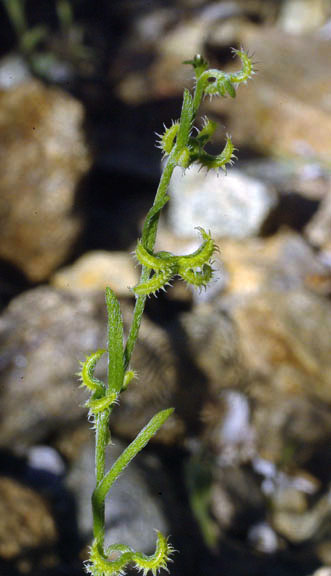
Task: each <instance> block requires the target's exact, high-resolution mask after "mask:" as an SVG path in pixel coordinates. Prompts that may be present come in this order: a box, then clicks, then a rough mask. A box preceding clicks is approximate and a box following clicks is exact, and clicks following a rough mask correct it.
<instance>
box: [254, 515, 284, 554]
mask: <svg viewBox="0 0 331 576" xmlns="http://www.w3.org/2000/svg"><path fill="white" fill-rule="evenodd" d="M248 541H249V542H250V544H252V546H254V548H255V550H258V551H259V552H263V553H264V554H274V553H275V552H277V550H278V549H279V542H278V538H277V534H276V532H275V531H274V530H273V529H272V528H271V526H269V524H268V523H267V522H259V523H257V524H254V526H252V527H251V528H250V529H249V531H248Z"/></svg>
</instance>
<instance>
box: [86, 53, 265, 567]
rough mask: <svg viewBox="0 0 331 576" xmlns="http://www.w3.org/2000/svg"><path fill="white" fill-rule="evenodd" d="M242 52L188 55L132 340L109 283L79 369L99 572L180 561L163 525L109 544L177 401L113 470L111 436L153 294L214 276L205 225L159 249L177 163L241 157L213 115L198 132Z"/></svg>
mask: <svg viewBox="0 0 331 576" xmlns="http://www.w3.org/2000/svg"><path fill="white" fill-rule="evenodd" d="M234 53H235V54H236V55H238V56H239V58H240V60H241V62H242V68H241V70H239V71H238V72H233V73H225V72H221V71H219V70H216V69H209V68H208V63H207V62H206V60H205V59H204V58H202V57H201V56H200V55H197V56H195V58H194V59H193V60H192V61H190V62H187V63H188V64H191V65H192V66H193V68H194V73H195V88H194V91H193V94H191V92H190V91H189V90H185V91H184V98H183V105H182V111H181V116H180V119H179V120H178V121H176V122H173V123H172V125H171V126H170V128H166V129H165V131H164V133H163V134H162V135H159V140H158V146H159V147H160V148H161V150H162V153H163V156H164V157H165V158H166V161H165V164H164V168H163V172H162V175H161V179H160V183H159V186H158V189H157V192H156V196H155V199H154V203H153V206H152V207H151V209H150V210H149V212H148V214H147V216H146V219H145V223H144V226H143V230H142V236H141V239H140V240H138V243H137V247H136V250H135V257H136V259H137V261H138V263H139V264H140V265H141V268H142V269H141V276H140V281H139V283H138V284H137V285H136V286H134V287H133V288H132V291H133V293H134V294H135V298H136V304H135V309H134V312H133V319H132V324H131V327H130V330H129V334H128V337H127V340H126V344H125V345H124V330H123V320H122V315H121V311H120V305H119V302H118V300H117V299H116V297H115V295H114V293H113V292H112V290H111V289H110V288H107V289H106V305H107V313H108V348H107V350H105V349H100V350H97V351H96V352H94V353H93V354H91V355H90V356H88V357H87V358H86V360H85V362H82V365H81V371H80V372H79V376H80V380H81V384H82V386H84V387H86V388H87V389H88V390H89V391H90V393H91V396H90V399H89V400H88V401H87V402H86V406H87V408H88V410H89V412H88V414H89V419H90V420H91V421H92V422H93V427H94V429H95V433H96V446H95V468H96V487H95V490H94V492H93V494H92V510H93V534H94V540H93V543H92V545H91V548H90V556H89V559H88V561H87V562H86V565H85V568H86V571H87V573H89V574H91V575H92V576H123V575H124V574H125V572H126V569H127V568H128V566H129V565H130V566H133V567H135V568H136V569H137V570H138V572H139V571H140V572H142V574H143V576H147V574H148V573H152V574H153V575H154V576H156V574H157V573H158V572H159V571H160V570H162V569H165V570H168V567H167V566H168V563H169V562H171V561H172V555H173V553H174V548H173V547H172V545H171V544H170V542H169V540H168V538H167V537H165V536H163V534H161V532H157V540H156V547H155V552H154V554H152V555H150V556H147V555H145V554H143V553H141V552H136V551H135V550H133V549H132V548H131V547H130V546H127V545H125V544H113V545H110V546H108V547H105V501H106V497H107V495H108V493H109V491H110V489H111V487H112V485H113V484H114V482H115V481H116V480H117V478H118V477H119V476H120V474H121V473H122V472H123V470H124V469H125V468H126V466H127V465H128V464H129V463H130V462H131V460H132V459H133V458H134V457H135V456H136V455H137V454H138V453H139V452H140V451H141V450H142V449H143V448H144V446H146V444H147V443H148V442H149V440H150V439H151V438H152V437H153V436H154V435H155V434H156V433H157V432H158V430H159V429H160V427H161V426H162V425H163V424H164V423H165V421H166V420H167V419H168V418H169V416H170V415H171V414H172V412H173V408H169V409H167V410H162V411H161V412H158V413H157V414H156V415H155V416H154V417H153V418H152V419H151V420H150V421H149V422H148V424H147V425H146V426H145V427H144V428H143V429H142V430H141V432H139V434H138V435H137V437H136V438H135V439H134V440H133V442H131V444H129V446H128V447H127V448H126V449H125V450H124V451H123V452H122V454H121V455H120V456H119V457H118V459H117V460H116V461H115V463H114V464H113V465H112V467H111V468H110V470H108V471H106V467H105V457H106V449H107V447H108V446H109V444H110V431H109V419H110V415H111V413H112V410H113V408H114V406H115V405H116V404H118V403H119V396H120V394H121V392H123V391H124V390H126V388H127V387H128V385H129V384H130V382H131V381H132V380H133V379H134V377H135V373H134V372H133V371H132V370H130V369H129V365H130V360H131V356H132V352H133V349H134V346H135V343H136V341H137V338H138V333H139V327H140V323H141V318H142V315H143V312H144V307H145V302H146V298H147V296H150V295H151V294H155V293H156V292H157V291H158V290H160V289H165V287H166V286H167V285H168V284H169V283H170V282H171V281H172V280H173V278H175V277H176V276H178V277H180V278H182V279H183V280H184V281H185V282H186V283H187V284H189V285H191V286H193V287H197V288H199V289H201V288H203V287H206V286H207V284H208V282H209V281H210V280H211V278H212V277H213V268H212V265H213V260H212V259H213V255H214V253H215V250H216V245H215V243H214V241H213V239H212V237H211V235H210V233H209V232H207V231H206V230H204V229H203V228H199V229H198V231H199V233H200V235H201V245H200V247H199V248H198V249H197V250H196V251H195V252H193V253H192V254H186V255H175V254H172V253H170V252H166V251H162V252H154V245H155V239H156V233H157V227H158V221H159V216H160V212H161V210H162V208H163V207H164V206H165V204H166V203H167V202H168V200H169V196H168V195H167V190H168V186H169V182H170V178H171V176H172V173H173V171H174V169H175V167H176V166H180V167H181V168H183V169H186V168H188V167H189V166H190V165H191V164H194V163H195V164H199V165H200V166H202V167H205V168H207V170H209V169H216V170H218V169H222V170H225V171H226V167H227V166H228V165H231V164H232V162H233V159H234V147H233V144H232V140H231V137H230V136H229V135H227V136H226V142H225V146H224V148H223V150H222V152H221V153H220V154H217V155H211V154H209V153H208V152H206V150H205V146H206V144H207V143H208V142H209V141H210V139H211V137H212V136H213V134H214V132H215V129H216V123H215V122H213V121H212V120H209V119H208V118H206V117H205V118H204V119H203V120H202V126H201V128H200V129H196V133H195V134H194V135H193V128H194V122H195V119H196V115H197V112H198V109H199V107H200V104H201V101H202V99H203V98H204V96H206V95H209V96H210V97H212V96H217V95H218V96H223V97H224V96H226V95H227V94H228V95H229V96H231V97H232V98H233V97H235V95H236V89H237V86H238V85H239V84H240V83H242V82H244V83H245V82H246V81H247V80H248V79H249V78H250V77H251V76H252V74H254V71H253V65H252V60H251V58H250V57H249V56H248V54H247V53H246V52H245V51H244V50H243V49H240V50H234ZM104 354H107V356H108V378H107V383H104V382H102V381H101V380H99V379H98V378H96V377H95V375H94V371H95V367H96V364H97V362H98V360H99V359H100V358H101V357H102V356H103V355H104Z"/></svg>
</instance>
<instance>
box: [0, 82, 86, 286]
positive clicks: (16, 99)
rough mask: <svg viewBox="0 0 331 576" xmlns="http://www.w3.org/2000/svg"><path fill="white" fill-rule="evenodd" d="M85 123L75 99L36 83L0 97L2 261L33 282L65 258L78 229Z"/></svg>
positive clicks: (84, 155) (84, 169)
mask: <svg viewBox="0 0 331 576" xmlns="http://www.w3.org/2000/svg"><path fill="white" fill-rule="evenodd" d="M83 119H84V111H83V108H82V105H81V104H80V103H79V102H78V101H76V100H74V99H73V98H72V97H71V96H69V95H67V94H64V93H62V92H61V91H60V90H55V89H53V88H46V87H44V86H43V85H42V84H41V83H39V82H36V81H31V82H28V83H25V84H21V85H19V86H16V87H14V88H12V89H10V90H7V91H3V92H0V219H1V227H0V258H3V259H5V260H7V261H9V262H10V263H12V264H13V265H14V266H16V267H17V268H19V269H20V270H21V271H22V272H23V273H24V274H25V275H26V276H27V277H28V279H29V280H31V281H33V282H39V281H42V280H45V279H46V278H48V276H49V275H50V273H51V272H52V271H53V270H54V269H55V268H57V267H58V266H59V265H60V264H61V263H62V262H63V261H64V260H65V259H66V258H67V257H68V255H69V254H70V251H71V250H72V245H73V243H74V242H75V241H76V240H77V237H78V234H79V233H80V231H81V227H82V217H81V216H79V215H78V213H77V211H76V210H75V209H76V193H77V185H78V183H79V181H80V179H81V177H82V176H83V175H84V174H85V173H86V171H87V170H88V168H89V165H90V158H89V153H88V150H87V146H86V142H85V140H84V136H83V132H82V122H83Z"/></svg>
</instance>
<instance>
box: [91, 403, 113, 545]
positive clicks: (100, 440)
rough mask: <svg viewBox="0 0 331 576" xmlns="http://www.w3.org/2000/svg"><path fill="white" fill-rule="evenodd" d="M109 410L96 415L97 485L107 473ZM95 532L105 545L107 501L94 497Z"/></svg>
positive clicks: (101, 543)
mask: <svg viewBox="0 0 331 576" xmlns="http://www.w3.org/2000/svg"><path fill="white" fill-rule="evenodd" d="M108 423H109V411H108V410H106V411H104V412H101V414H98V416H96V423H95V426H96V438H95V471H96V485H97V486H98V484H100V482H101V481H102V479H103V478H104V475H105V463H106V446H107V444H108V442H109V429H108ZM92 508H93V533H94V538H95V539H96V540H97V541H98V543H99V544H100V545H101V546H103V544H104V537H105V501H104V500H103V501H100V500H98V501H96V500H95V499H94V498H93V497H92Z"/></svg>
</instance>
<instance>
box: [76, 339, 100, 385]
mask: <svg viewBox="0 0 331 576" xmlns="http://www.w3.org/2000/svg"><path fill="white" fill-rule="evenodd" d="M105 353H106V350H103V349H100V350H97V351H96V352H92V354H90V355H89V356H87V357H86V359H85V361H84V362H80V365H81V370H80V372H78V373H77V376H78V378H79V380H80V381H81V386H86V388H88V389H89V390H91V392H97V393H100V394H103V392H104V390H105V385H104V383H103V382H102V381H101V380H99V379H98V378H95V376H94V370H95V367H96V363H97V362H98V360H100V358H101V356H103V355H104V354H105Z"/></svg>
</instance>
